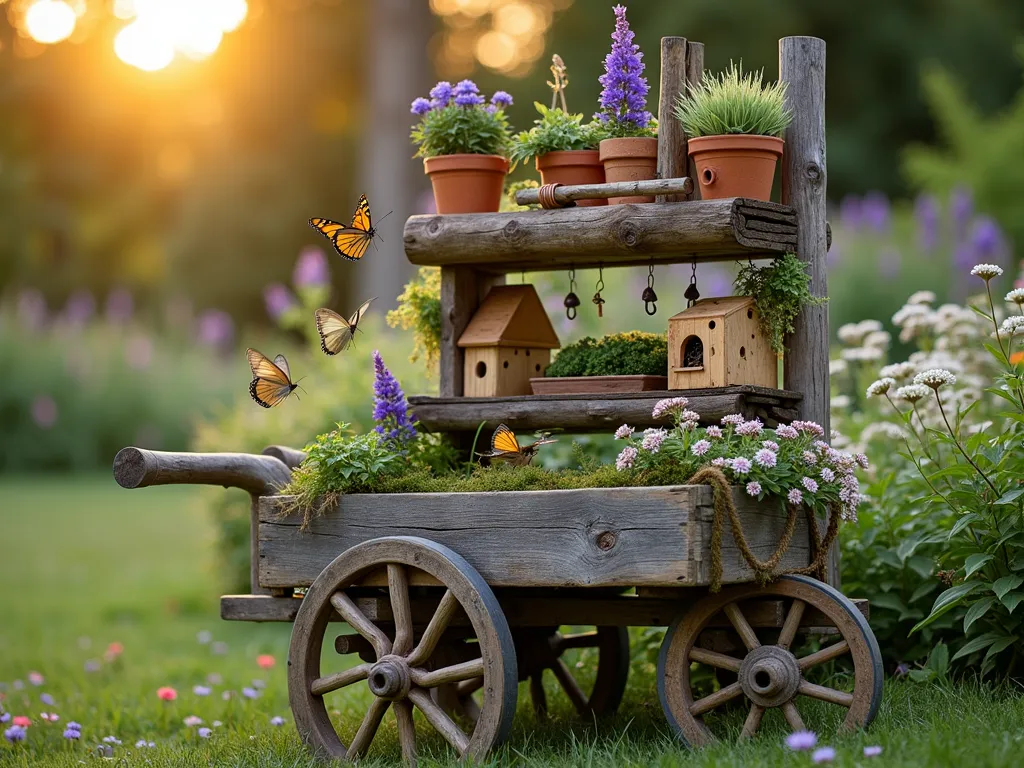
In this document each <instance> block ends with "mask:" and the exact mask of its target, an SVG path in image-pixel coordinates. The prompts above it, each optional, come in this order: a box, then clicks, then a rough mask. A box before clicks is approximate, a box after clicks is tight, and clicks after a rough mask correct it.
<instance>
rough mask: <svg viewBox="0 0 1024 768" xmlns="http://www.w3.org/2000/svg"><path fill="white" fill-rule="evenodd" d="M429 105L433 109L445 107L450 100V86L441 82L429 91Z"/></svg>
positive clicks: (445, 81) (444, 81) (443, 81)
mask: <svg viewBox="0 0 1024 768" xmlns="http://www.w3.org/2000/svg"><path fill="white" fill-rule="evenodd" d="M430 98H431V105H432V106H434V107H447V106H448V102H449V101H451V100H452V84H451V83H449V82H448V81H447V80H442V81H441V82H439V83H438V84H437V85H435V86H434V87H433V88H431V89H430Z"/></svg>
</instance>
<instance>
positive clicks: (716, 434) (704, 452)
mask: <svg viewBox="0 0 1024 768" xmlns="http://www.w3.org/2000/svg"><path fill="white" fill-rule="evenodd" d="M688 406H689V402H688V401H687V399H686V398H685V397H674V398H669V399H666V400H660V401H659V402H658V403H657V404H656V405H655V406H654V410H653V412H652V416H653V417H654V418H655V419H665V420H666V421H668V422H670V425H669V426H666V427H663V428H650V429H647V430H644V432H642V433H640V434H634V430H633V429H632V428H631V427H630V426H629V425H628V424H623V425H622V426H621V427H619V428H618V429H617V430H616V432H615V437H616V438H617V439H619V440H624V441H625V442H626V445H625V446H624V447H623V448H622V450H621V452H620V453H619V456H618V458H617V459H616V462H615V466H616V469H618V470H619V471H620V472H632V473H635V474H637V475H648V476H650V475H653V476H655V477H657V478H659V479H662V480H663V481H664V482H676V483H683V482H686V481H687V480H688V479H689V478H690V477H692V476H693V474H694V473H696V472H697V470H699V469H701V468H702V467H705V466H708V465H710V466H713V467H718V468H719V469H721V470H722V472H723V473H724V474H725V476H726V478H727V479H728V480H729V481H730V482H731V483H732V484H734V485H739V486H741V487H743V488H744V490H745V491H746V493H747V494H749V495H750V496H753V497H755V498H756V499H758V500H759V501H760V500H762V499H764V498H766V497H772V498H778V499H785V500H786V501H787V502H788V503H790V504H797V505H799V504H806V505H807V506H809V507H811V508H812V509H814V510H815V511H816V512H819V513H822V514H824V513H826V512H827V511H828V510H829V509H831V508H832V507H833V506H836V507H838V508H839V510H840V513H841V515H842V517H843V519H847V520H856V519H857V506H858V505H859V504H860V499H861V495H860V483H859V481H858V479H857V474H856V472H857V469H858V467H859V468H867V466H868V461H867V457H866V456H864V455H863V454H861V455H856V456H855V455H854V454H851V453H847V452H845V451H839V450H836V449H834V448H832V447H830V446H829V445H828V443H826V442H825V441H824V440H823V438H824V430H823V429H822V427H821V426H820V425H818V424H816V423H814V422H813V421H794V422H793V423H792V424H790V425H780V426H778V427H776V428H775V429H768V428H766V427H765V426H764V425H763V424H762V423H761V421H760V420H759V419H751V420H748V419H746V418H745V417H743V416H741V415H740V414H730V415H728V416H725V417H723V418H722V420H721V424H720V425H711V426H708V427H703V428H702V427H698V422H699V421H700V414H698V413H696V412H695V411H693V410H690V408H689V407H688ZM637 479H638V482H637V483H636V484H638V485H640V484H645V485H646V484H650V483H649V479H650V478H649V477H647V478H644V480H645V481H644V482H639V481H640V479H641V478H639V477H638V478H637Z"/></svg>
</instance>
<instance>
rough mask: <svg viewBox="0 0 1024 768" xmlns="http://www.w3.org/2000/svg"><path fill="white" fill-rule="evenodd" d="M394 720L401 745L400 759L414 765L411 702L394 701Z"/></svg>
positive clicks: (414, 745)
mask: <svg viewBox="0 0 1024 768" xmlns="http://www.w3.org/2000/svg"><path fill="white" fill-rule="evenodd" d="M395 722H396V723H397V724H398V743H399V744H401V745H402V760H403V761H404V762H405V764H406V765H407V766H410V768H415V766H416V724H415V723H413V721H412V702H410V701H409V700H408V699H402V700H401V701H396V702H395Z"/></svg>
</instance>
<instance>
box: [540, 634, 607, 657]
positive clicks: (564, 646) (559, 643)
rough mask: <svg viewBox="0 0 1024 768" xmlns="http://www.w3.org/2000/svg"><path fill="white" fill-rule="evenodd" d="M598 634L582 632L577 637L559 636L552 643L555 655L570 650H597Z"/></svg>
mask: <svg viewBox="0 0 1024 768" xmlns="http://www.w3.org/2000/svg"><path fill="white" fill-rule="evenodd" d="M599 642H600V641H599V640H598V637H597V632H580V633H579V634H577V635H561V634H558V635H556V636H555V637H554V639H553V640H552V642H551V648H552V650H554V651H555V653H562V652H563V651H567V650H568V649H570V648H596V647H597V646H598V644H599Z"/></svg>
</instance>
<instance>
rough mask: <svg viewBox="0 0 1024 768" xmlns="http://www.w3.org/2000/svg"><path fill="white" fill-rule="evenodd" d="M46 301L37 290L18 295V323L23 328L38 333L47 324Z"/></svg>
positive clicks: (31, 289)
mask: <svg viewBox="0 0 1024 768" xmlns="http://www.w3.org/2000/svg"><path fill="white" fill-rule="evenodd" d="M46 312H47V310H46V299H44V298H43V294H41V293H40V292H39V291H37V290H36V289H35V288H25V289H24V290H23V291H21V292H20V293H19V294H18V322H19V323H20V324H21V326H22V327H23V328H27V329H28V330H30V331H38V330H39V329H40V328H42V327H43V326H44V325H45V324H46Z"/></svg>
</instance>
